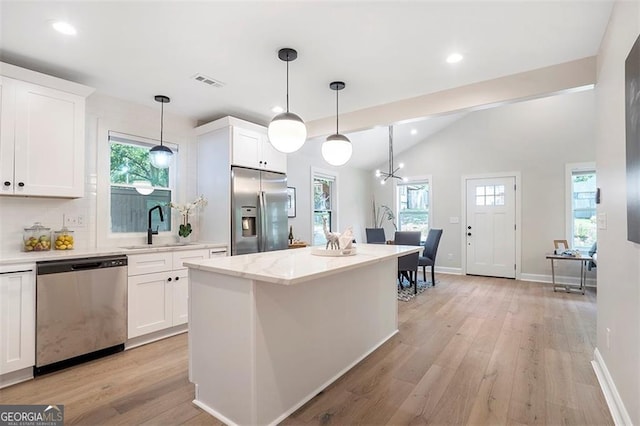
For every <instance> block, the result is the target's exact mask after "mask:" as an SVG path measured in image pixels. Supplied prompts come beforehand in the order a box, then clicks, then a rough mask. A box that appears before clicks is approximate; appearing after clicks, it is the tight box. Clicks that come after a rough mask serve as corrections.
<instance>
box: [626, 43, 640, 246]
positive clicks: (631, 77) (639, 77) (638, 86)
mask: <svg viewBox="0 0 640 426" xmlns="http://www.w3.org/2000/svg"><path fill="white" fill-rule="evenodd" d="M638 64H640V37H638V38H637V39H636V41H635V43H634V44H633V47H632V48H631V51H630V52H629V56H627V59H626V61H625V65H624V70H625V71H624V75H625V101H626V102H625V122H626V125H625V126H626V133H625V135H626V166H627V167H626V170H627V240H629V241H631V242H634V243H638V244H640V182H639V178H640V66H639V65H638Z"/></svg>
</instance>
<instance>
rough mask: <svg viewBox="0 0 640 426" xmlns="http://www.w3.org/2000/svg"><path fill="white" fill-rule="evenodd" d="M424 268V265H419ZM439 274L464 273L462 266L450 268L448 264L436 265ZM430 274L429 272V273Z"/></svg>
mask: <svg viewBox="0 0 640 426" xmlns="http://www.w3.org/2000/svg"><path fill="white" fill-rule="evenodd" d="M418 269H422V267H421V266H420V267H418ZM436 273H437V274H450V275H462V268H450V267H448V266H436ZM427 274H428V273H427Z"/></svg>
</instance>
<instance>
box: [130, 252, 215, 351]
mask: <svg viewBox="0 0 640 426" xmlns="http://www.w3.org/2000/svg"><path fill="white" fill-rule="evenodd" d="M128 258H129V281H128V283H129V304H128V324H129V325H128V338H129V339H131V338H134V337H139V336H142V335H145V334H148V333H153V332H155V331H160V330H164V329H166V328H170V327H174V326H177V325H181V324H185V323H186V322H187V320H188V316H189V309H188V306H189V301H188V297H189V275H188V270H187V268H186V267H185V266H184V265H183V262H185V261H191V260H200V259H208V258H209V250H208V249H199V250H181V251H175V252H173V253H170V252H163V253H145V254H134V255H129V256H128ZM143 272H148V273H143Z"/></svg>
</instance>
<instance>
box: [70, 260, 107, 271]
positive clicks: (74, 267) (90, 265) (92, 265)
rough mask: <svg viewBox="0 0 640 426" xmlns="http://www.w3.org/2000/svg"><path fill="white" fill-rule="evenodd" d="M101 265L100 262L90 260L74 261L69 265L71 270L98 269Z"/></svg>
mask: <svg viewBox="0 0 640 426" xmlns="http://www.w3.org/2000/svg"><path fill="white" fill-rule="evenodd" d="M101 266H102V262H91V263H75V264H73V265H71V270H73V271H82V270H84V269H98V268H100V267H101Z"/></svg>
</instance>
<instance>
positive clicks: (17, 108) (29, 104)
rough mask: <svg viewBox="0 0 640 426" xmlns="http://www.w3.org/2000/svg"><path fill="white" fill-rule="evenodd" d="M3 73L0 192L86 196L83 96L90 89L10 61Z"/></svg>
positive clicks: (8, 193)
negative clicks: (25, 68)
mask: <svg viewBox="0 0 640 426" xmlns="http://www.w3.org/2000/svg"><path fill="white" fill-rule="evenodd" d="M2 73H3V75H2V76H0V96H1V107H0V194H2V195H25V196H26V195H28V196H41V197H68V198H74V197H82V196H84V178H85V176H84V122H85V97H86V96H87V95H88V94H89V93H91V91H92V89H90V88H87V87H86V86H81V85H78V84H76V83H71V82H66V81H64V80H60V79H57V78H54V77H50V76H45V75H43V74H39V73H35V72H33V71H29V70H23V69H21V68H18V67H13V66H11V65H8V64H2ZM5 74H11V77H14V76H15V77H21V78H22V79H17V78H10V77H8V76H6V75H5ZM27 79H31V81H27ZM61 89H62V90H61Z"/></svg>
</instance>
